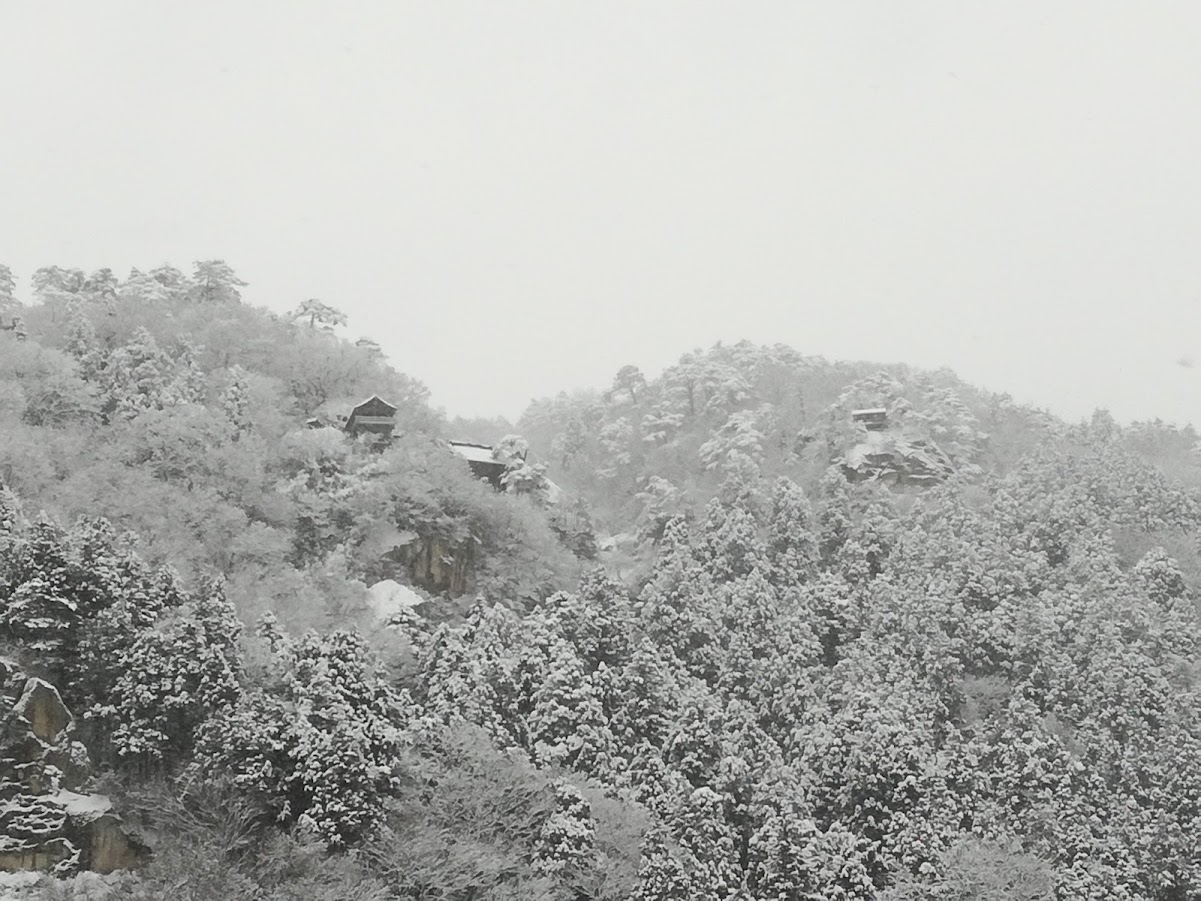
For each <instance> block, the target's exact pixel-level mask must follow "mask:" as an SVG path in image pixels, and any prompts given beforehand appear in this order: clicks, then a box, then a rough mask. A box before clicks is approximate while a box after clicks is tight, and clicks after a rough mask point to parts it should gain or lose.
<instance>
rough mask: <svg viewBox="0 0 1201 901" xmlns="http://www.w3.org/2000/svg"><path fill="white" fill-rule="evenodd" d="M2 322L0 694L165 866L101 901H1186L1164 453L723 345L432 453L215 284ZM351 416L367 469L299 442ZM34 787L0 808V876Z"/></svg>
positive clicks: (320, 324)
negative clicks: (23, 684) (386, 597)
mask: <svg viewBox="0 0 1201 901" xmlns="http://www.w3.org/2000/svg"><path fill="white" fill-rule="evenodd" d="M32 281H33V286H34V296H33V297H32V298H31V300H32V302H31V303H29V304H20V303H18V302H17V301H16V299H15V297H14V288H13V281H12V279H11V277H9V276H8V275H7V271H6V270H0V325H6V326H7V325H8V324H10V323H13V321H14V317H18V318H19V323H18V324H17V327H14V328H6V329H5V330H4V331H0V484H2V486H3V487H2V489H0V657H4V658H7V659H8V660H10V661H11V663H12V666H14V667H19V668H20V669H21V670H22V671H23V672H26V673H30V674H34V675H37V676H40V677H42V678H43V679H45V680H46V681H47V682H49V683H51V684H53V685H54V686H56V687H57V689H58V691H59V693H60V694H61V696H62V699H63V701H64V702H65V703H66V704H67V705H68V706H69V707H70V709H71V710H72V711H73V713H74V714H75V722H74V726H73V727H72V728H73V732H72V735H73V736H74V738H75V739H77V740H78V741H79V742H80V743H81V744H82V746H83V747H85V748H86V751H87V754H88V757H89V758H90V759H91V761H92V762H93V768H94V771H93V773H92V775H91V777H90V779H91V782H90V787H92V788H95V789H96V790H100V791H103V792H105V793H107V794H108V795H109V796H110V797H111V798H112V799H113V801H114V803H115V805H116V808H117V809H118V810H119V811H120V812H121V813H122V815H123V818H124V822H125V823H126V825H127V828H128V829H129V830H130V831H131V832H133V833H136V834H137V836H138V837H139V840H140V841H142V842H144V843H145V845H146V846H147V847H149V848H150V849H151V854H150V856H149V858H148V859H147V861H146V863H145V865H144V866H143V867H142V868H141V869H140V870H138V871H137V872H136V873H135V874H131V875H125V876H121V877H118V878H113V879H110V880H109V881H107V882H106V883H104V886H105V891H106V892H107V893H108V895H109V896H110V897H112V898H122V899H159V898H163V897H172V898H177V899H180V901H189V899H197V901H199V899H211V898H228V899H252V898H253V899H280V901H282V899H293V898H306V899H310V898H313V899H320V898H328V899H344V898H355V899H365V901H371V899H376V898H378V899H384V898H411V899H434V898H437V899H460V901H469V899H475V901H478V899H484V898H488V899H492V898H497V899H504V898H511V899H564V901H567V899H571V901H582V899H587V901H592V899H595V901H601V899H605V901H608V899H612V901H619V899H622V901H625V899H629V901H669V899H670V901H675V899H693V898H695V899H702V901H703V899H712V901H719V899H751V901H815V899H829V901H842V899H930V901H933V899H966V898H984V899H989V898H995V899H1003V898H1004V899H1032V901H1033V899H1052V898H1054V899H1071V901H1076V899H1081V901H1083V899H1114V898H1116V899H1132V901H1133V899H1147V901H1151V899H1154V901H1180V899H1196V898H1201V839H1199V836H1201V613H1199V610H1201V608H1199V606H1198V601H1197V598H1198V594H1197V592H1198V590H1201V583H1199V579H1201V558H1199V556H1198V545H1197V541H1198V534H1199V532H1198V530H1199V528H1201V461H1199V459H1198V456H1197V452H1196V447H1195V446H1196V444H1197V436H1196V435H1195V434H1194V433H1193V431H1192V429H1191V428H1184V429H1179V428H1176V427H1174V426H1168V425H1165V424H1163V423H1158V422H1156V423H1142V424H1137V423H1136V424H1132V425H1127V426H1120V425H1119V424H1117V423H1115V422H1114V421H1113V420H1112V418H1110V417H1109V416H1108V415H1107V414H1105V413H1104V412H1102V411H1099V412H1098V413H1097V414H1095V415H1094V416H1093V417H1092V418H1091V420H1090V421H1088V422H1085V423H1079V424H1067V423H1063V422H1060V421H1058V420H1056V419H1055V418H1054V417H1052V416H1050V415H1048V414H1046V413H1045V412H1041V411H1037V410H1033V409H1030V408H1027V407H1024V406H1022V405H1019V404H1015V403H1014V402H1013V401H1012V400H1011V399H1009V398H1007V397H1005V396H998V395H993V394H990V393H988V392H986V391H982V390H979V389H975V388H972V387H971V386H968V385H965V384H963V383H962V382H961V381H959V380H958V379H957V378H956V377H955V376H954V375H953V374H952V373H950V372H946V371H939V372H922V371H917V370H913V369H910V368H908V367H904V366H880V365H875V364H866V363H853V364H852V363H832V362H829V361H825V360H823V359H821V358H817V357H808V356H804V355H802V354H800V353H798V352H796V351H794V350H792V349H791V348H787V347H783V346H773V347H760V346H754V345H750V344H748V343H745V342H744V343H739V344H735V345H721V344H719V345H717V346H715V347H713V348H710V349H708V350H698V351H694V352H692V353H689V354H686V355H685V356H683V357H682V358H681V359H680V361H679V362H678V363H677V364H676V365H674V366H672V367H669V368H668V369H667V370H666V371H665V372H663V373H662V374H660V375H659V376H657V377H654V378H647V377H646V376H645V375H644V374H643V373H641V372H639V371H638V370H637V369H636V368H634V367H629V366H627V367H624V368H622V369H621V370H620V371H619V372H618V373H617V374H616V376H615V378H614V382H613V385H612V387H611V388H610V389H609V390H608V391H605V392H586V391H584V392H576V393H570V394H569V393H564V394H560V395H558V396H556V397H554V398H549V399H545V400H540V401H536V402H534V403H532V404H531V405H530V407H529V409H528V410H527V411H526V412H525V413H524V414H523V416H522V417H521V418H520V420H519V421H518V422H517V423H516V424H515V425H513V424H509V423H506V422H504V421H495V422H489V421H472V422H467V421H462V420H457V421H454V422H447V421H446V419H445V417H444V416H443V415H441V414H440V413H439V412H438V411H436V410H433V409H432V408H431V407H430V405H429V398H428V392H427V391H426V390H425V388H424V387H423V386H422V385H421V384H420V383H419V382H417V381H415V380H414V379H412V378H411V377H409V376H405V375H401V374H399V373H397V372H396V371H394V370H393V369H391V368H390V367H389V366H388V365H386V363H385V362H384V361H383V359H382V357H381V355H380V354H379V352H378V348H376V347H374V346H372V345H371V343H370V342H365V341H360V342H358V343H352V342H351V341H349V340H347V339H344V338H342V337H339V335H340V334H341V333H342V332H345V330H346V327H347V326H346V323H345V319H344V317H342V316H341V314H340V313H338V311H337V310H336V309H334V308H332V307H329V306H326V305H325V304H322V303H320V302H319V301H316V300H310V301H307V302H306V303H304V304H302V305H300V306H299V307H298V308H297V310H296V311H295V313H294V315H292V316H289V317H282V316H278V315H274V314H271V313H267V312H265V311H264V310H261V309H258V308H255V307H253V306H250V305H248V304H245V303H243V302H242V300H241V295H240V289H241V288H243V287H245V286H244V285H243V284H242V283H241V281H240V280H239V279H238V278H237V277H236V275H235V274H234V273H233V272H232V270H230V269H229V267H228V266H226V265H225V264H223V263H220V262H219V261H208V262H203V263H198V264H196V266H195V268H194V270H193V273H192V274H191V275H185V274H184V273H182V272H181V271H179V270H177V269H174V268H172V267H159V268H158V269H154V270H151V271H150V272H147V273H141V272H138V271H136V270H135V271H134V272H133V273H131V274H130V276H129V277H128V278H127V279H125V280H123V281H122V280H119V279H117V278H115V277H114V276H113V275H112V274H111V273H109V272H108V271H107V270H101V271H99V272H95V273H92V274H90V275H87V274H85V273H83V272H80V271H78V270H64V269H58V268H53V267H52V268H49V269H44V270H39V272H38V273H36V274H35V275H34V277H33V280H32ZM371 395H379V396H380V397H383V398H385V399H387V400H388V401H389V402H390V403H392V404H393V405H395V406H396V407H397V408H398V411H397V414H396V423H397V428H396V433H395V436H394V439H393V441H392V442H391V443H390V444H389V445H387V446H386V447H383V448H381V447H379V446H375V445H372V444H370V443H368V442H366V441H363V440H354V439H352V438H350V437H349V436H347V435H346V434H345V433H344V432H342V431H340V430H338V429H334V428H309V427H307V426H306V421H307V420H309V419H310V418H311V417H314V416H318V417H327V418H336V417H337V416H338V415H339V414H340V413H341V414H342V415H345V413H346V412H347V411H348V410H349V408H350V407H352V406H353V405H354V404H355V403H356V402H358V401H360V400H362V399H364V398H366V397H369V396H371ZM863 408H883V409H884V410H885V414H886V418H887V428H886V429H885V430H884V431H882V432H876V433H873V434H869V433H868V432H867V431H866V430H865V428H864V426H863V425H861V424H856V423H855V421H854V420H853V417H852V411H854V410H859V409H863ZM450 438H458V439H468V440H476V441H484V442H486V443H490V444H498V445H501V446H502V447H504V448H506V449H508V455H507V456H506V457H505V459H506V460H508V461H509V462H510V465H509V468H508V470H507V472H506V477H505V483H506V485H507V486H508V488H509V490H507V491H503V492H497V491H494V490H493V489H492V488H490V487H489V486H488V485H487V484H486V483H485V482H482V481H480V480H477V479H476V478H474V477H473V476H472V474H471V472H470V470H469V469H468V467H467V464H466V462H465V461H464V460H462V459H461V458H459V457H458V456H456V455H455V454H454V453H453V452H452V451H451V450H450V449H449V447H448V446H447V439H450ZM873 442H874V443H873ZM527 444H528V447H529V448H530V454H529V456H528V457H525V458H524V459H522V458H521V456H520V454H519V453H518V452H517V451H518V450H519V449H521V448H524V447H525V446H527ZM865 446H870V447H872V448H874V450H875V452H876V456H875V457H872V458H871V459H872V460H875V462H874V463H872V464H871V465H870V466H861V467H859V468H855V466H853V465H852V464H853V463H855V461H856V460H860V459H866V458H865V457H864V456H863V454H862V453H859V456H856V453H857V452H856V449H857V448H859V449H862V448H863V447H865ZM881 448H883V451H882V452H881ZM914 449H920V451H921V453H922V454H923V455H926V456H928V457H930V458H936V459H937V461H938V466H939V471H938V476H937V479H935V480H933V481H929V480H924V479H917V478H913V477H911V476H912V471H911V469H907V468H906V465H905V464H906V457H907V455H909V456H912V455H914V454H915V453H916V451H915V450H914ZM548 478H549V479H550V480H553V482H548V481H547V480H548ZM556 486H557V489H558V490H555V488H556ZM431 554H432V555H435V556H438V557H439V559H441V557H443V556H444V557H446V558H447V559H453V560H454V561H458V564H459V565H461V566H462V567H463V568H464V571H465V572H466V574H467V591H466V592H464V593H455V592H451V591H447V590H444V589H445V586H442V585H440V584H439V583H438V582H437V580H436V579H433V578H432V577H431V576H430V569H429V568H428V567H425V566H423V565H421V563H420V561H421V560H428V559H430V555H431ZM423 555H424V556H423ZM381 580H395V581H397V582H399V583H401V584H403V585H408V586H410V587H413V588H415V589H417V590H419V591H421V592H422V593H423V595H424V596H425V597H428V598H429V600H428V601H427V602H426V603H424V604H420V605H418V606H417V607H416V608H414V609H407V608H406V609H404V610H401V611H400V612H398V613H395V614H393V615H392V616H391V618H390V619H389V620H387V621H386V622H380V621H379V620H378V618H377V617H376V615H375V613H374V612H373V610H372V607H371V605H370V604H369V602H368V598H369V594H368V590H367V589H368V586H370V585H373V584H375V583H377V582H380V581H381ZM452 595H453V596H452ZM3 687H4V686H0V689H2V688H3ZM7 697H8V695H6V694H5V692H4V691H0V723H10V722H12V720H13V713H12V710H5V709H4V707H3V706H2V705H3V704H4V703H5V702H4V701H3V700H2V699H4V698H7ZM10 707H11V704H10ZM6 728H7V727H6ZM10 734H11V733H9V732H5V733H3V735H0V759H4V754H5V753H8V751H9V750H10V749H9V747H8V745H6V744H5V741H8V740H9V739H8V738H6V736H9V735H10ZM44 788H45V787H44V786H42V787H40V788H39V787H34V786H31V785H30V784H29V781H28V780H27V779H24V778H23V777H21V776H19V775H18V776H12V777H8V776H2V777H0V833H3V834H2V835H0V839H3V841H4V842H7V843H8V844H3V842H0V850H4V849H5V848H8V847H16V846H17V845H19V844H20V843H22V842H25V843H33V842H35V841H36V840H37V836H38V834H39V832H38V829H39V828H42V826H41V824H42V822H43V821H42V820H38V819H37V816H35V814H36V813H37V811H38V810H40V808H38V802H37V798H38V795H37V791H38V790H44ZM43 819H44V814H43ZM71 868H72V862H71V861H70V860H67V861H64V862H63V863H62V864H60V865H59V866H58V867H57V870H58V872H57V873H56V874H55V875H56V876H59V877H61V876H65V875H69V874H70V871H71ZM27 891H28V894H29V896H30V897H47V898H69V897H72V894H71V892H72V891H73V890H72V889H71V887H70V883H68V882H56V881H54V880H53V879H49V878H48V879H45V880H42V881H40V882H39V883H38V884H37V885H34V886H31V887H30V888H29V889H28V890H27Z"/></svg>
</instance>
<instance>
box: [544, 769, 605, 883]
mask: <svg viewBox="0 0 1201 901" xmlns="http://www.w3.org/2000/svg"><path fill="white" fill-rule="evenodd" d="M552 787H553V790H554V793H555V807H554V810H553V812H552V813H551V815H550V816H549V817H548V818H547V819H546V822H544V823H543V824H542V828H541V830H540V831H539V833H538V838H537V840H536V842H535V844H534V871H535V873H537V874H538V875H540V876H549V877H552V878H553V879H555V881H556V882H558V883H559V884H561V885H572V884H573V883H574V882H576V881H578V880H579V879H580V878H581V877H582V876H584V875H585V874H587V872H588V871H589V870H590V869H591V868H592V867H593V865H594V862H595V853H596V851H595V846H594V843H595V837H596V826H595V824H594V823H593V821H592V807H591V805H590V804H589V803H588V799H587V798H585V797H584V796H583V794H581V792H580V790H579V789H578V788H576V787H575V786H574V785H572V784H571V783H570V782H568V781H567V780H566V779H556V780H555V782H554V783H553V786H552Z"/></svg>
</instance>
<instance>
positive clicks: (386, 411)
mask: <svg viewBox="0 0 1201 901" xmlns="http://www.w3.org/2000/svg"><path fill="white" fill-rule="evenodd" d="M345 428H346V431H347V432H348V433H349V434H350V435H352V436H354V437H356V438H357V437H358V436H359V435H364V434H366V435H374V436H377V437H378V438H381V439H383V440H388V439H390V438H391V437H392V432H393V430H394V429H395V428H396V407H394V406H392V405H391V404H390V403H388V402H387V401H386V400H384V399H383V398H382V397H380V396H379V395H378V394H373V395H371V397H369V398H367V400H365V401H363V402H362V403H361V404H359V405H358V406H356V407H355V408H354V409H353V410H351V411H350V415H349V416H348V417H346V426H345Z"/></svg>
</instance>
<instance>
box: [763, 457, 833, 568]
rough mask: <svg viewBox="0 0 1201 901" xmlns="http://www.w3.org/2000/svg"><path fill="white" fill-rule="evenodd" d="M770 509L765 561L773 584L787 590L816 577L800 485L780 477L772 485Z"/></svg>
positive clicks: (810, 521)
mask: <svg viewBox="0 0 1201 901" xmlns="http://www.w3.org/2000/svg"><path fill="white" fill-rule="evenodd" d="M771 507H772V510H771V519H770V521H769V523H768V539H767V560H768V563H769V564H770V566H771V574H772V581H773V582H774V583H775V584H776V585H777V586H779V587H780V588H786V587H789V586H793V585H799V584H801V583H804V582H807V581H809V580H811V579H812V578H813V577H814V576H815V575H816V574H817V565H818V561H819V559H820V552H819V549H818V544H817V536H816V535H815V534H814V517H813V508H812V506H811V505H810V503H809V500H808V498H806V497H805V493H804V491H802V490H801V488H800V486H799V485H797V484H796V483H795V482H793V481H792V480H791V479H787V478H783V477H781V478H780V479H778V480H777V481H776V483H775V485H774V486H773V490H772V497H771Z"/></svg>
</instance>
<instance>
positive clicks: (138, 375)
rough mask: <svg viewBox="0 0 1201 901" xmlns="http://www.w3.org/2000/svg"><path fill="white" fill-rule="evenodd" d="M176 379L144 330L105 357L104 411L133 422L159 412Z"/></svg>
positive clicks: (103, 376) (102, 386)
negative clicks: (141, 415) (146, 414)
mask: <svg viewBox="0 0 1201 901" xmlns="http://www.w3.org/2000/svg"><path fill="white" fill-rule="evenodd" d="M174 376H175V366H174V364H173V363H172V361H171V359H170V358H169V357H168V356H167V355H166V354H165V353H163V351H162V350H160V349H159V346H158V344H157V342H155V340H154V336H153V335H151V334H150V333H149V332H148V331H146V329H144V328H139V329H138V330H137V331H135V332H134V334H133V338H132V339H131V340H130V341H129V343H128V344H125V345H124V346H122V347H118V348H117V349H116V350H114V351H113V352H112V353H111V354H109V357H108V363H107V365H106V366H105V368H104V370H103V372H102V378H101V388H102V392H103V396H104V406H103V410H104V412H105V413H106V414H108V415H109V416H110V417H112V418H115V419H133V418H134V417H136V416H137V415H138V414H139V413H142V412H144V411H146V410H156V409H162V407H163V406H164V404H165V402H166V401H167V399H168V397H169V389H170V386H171V383H172V381H173V379H174Z"/></svg>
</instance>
